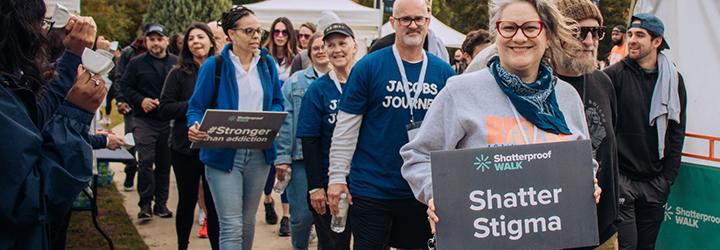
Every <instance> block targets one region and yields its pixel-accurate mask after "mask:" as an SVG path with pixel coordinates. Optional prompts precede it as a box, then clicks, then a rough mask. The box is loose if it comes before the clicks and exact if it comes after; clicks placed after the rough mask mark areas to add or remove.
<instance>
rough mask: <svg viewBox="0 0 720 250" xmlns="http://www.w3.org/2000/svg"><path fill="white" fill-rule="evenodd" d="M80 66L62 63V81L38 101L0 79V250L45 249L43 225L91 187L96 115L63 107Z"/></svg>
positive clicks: (73, 60) (68, 58) (71, 59)
mask: <svg viewBox="0 0 720 250" xmlns="http://www.w3.org/2000/svg"><path fill="white" fill-rule="evenodd" d="M79 63H80V57H78V56H75V55H71V54H69V53H66V55H64V56H63V57H61V58H60V59H59V60H58V63H57V64H56V69H57V71H58V74H59V75H60V77H59V78H58V80H55V81H53V82H51V83H49V84H46V85H45V86H43V88H44V91H42V92H41V95H40V96H38V97H36V96H35V93H34V92H33V91H31V90H29V89H27V88H26V87H24V86H23V84H20V81H19V80H17V79H14V78H13V77H12V76H0V138H2V141H3V143H0V159H2V161H3V162H2V164H0V200H2V202H0V224H1V225H3V227H2V228H0V235H2V237H0V249H47V248H49V247H48V242H47V232H46V231H45V229H46V224H47V223H48V222H49V221H51V220H52V219H53V218H56V216H65V215H66V213H67V212H68V211H69V209H70V206H71V205H72V202H73V201H74V200H75V198H76V197H77V195H78V193H80V190H82V188H83V187H85V186H86V185H87V183H88V182H89V181H90V178H91V176H92V151H91V149H90V145H89V144H88V142H87V140H88V138H87V137H88V131H89V125H90V121H91V120H92V117H93V115H94V114H93V113H90V112H86V111H84V110H81V109H78V108H76V107H75V106H74V105H72V104H70V103H68V102H65V101H63V99H64V96H65V94H66V93H67V90H69V89H70V87H71V86H72V85H73V83H74V81H75V74H76V72H77V66H78V64H79ZM36 98H37V99H36Z"/></svg>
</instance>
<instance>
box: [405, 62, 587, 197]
mask: <svg viewBox="0 0 720 250" xmlns="http://www.w3.org/2000/svg"><path fill="white" fill-rule="evenodd" d="M555 91H556V92H555V94H556V97H557V100H558V105H559V106H560V110H561V111H562V112H563V115H564V116H565V122H566V123H567V126H568V128H569V129H570V131H571V133H572V134H570V135H556V134H552V133H547V132H544V131H543V130H541V129H539V128H537V127H535V126H534V125H532V124H531V123H530V122H528V121H526V120H525V119H524V118H523V117H522V115H520V114H519V113H517V117H518V119H519V120H520V123H521V124H522V125H523V126H522V127H523V129H522V130H521V129H520V127H518V126H517V122H516V118H515V117H516V116H515V115H514V111H515V108H514V106H512V104H511V103H510V100H509V99H508V98H507V96H506V95H505V93H503V92H502V90H500V87H498V85H497V83H496V82H495V78H493V76H492V75H491V74H490V71H488V69H483V70H481V71H477V72H472V73H468V74H463V75H458V76H454V77H451V78H450V79H448V81H447V85H446V87H445V88H444V89H443V90H442V91H440V93H439V94H438V96H437V97H436V98H435V100H434V101H433V103H432V106H430V109H429V110H428V113H427V115H426V116H425V120H423V123H422V127H421V128H420V131H419V132H418V134H417V136H416V137H415V139H413V140H412V141H410V142H408V144H405V146H403V147H402V148H401V149H400V155H401V156H402V158H403V161H404V164H403V167H402V170H401V172H402V175H403V177H404V178H405V180H407V182H408V184H410V187H411V188H412V190H413V193H414V195H415V197H416V198H417V199H418V200H420V201H421V202H424V203H426V204H427V202H428V200H430V199H431V198H432V197H433V190H432V174H431V166H430V152H432V151H438V150H452V149H463V148H484V147H497V146H506V145H519V144H526V138H527V141H528V142H529V143H530V144H533V143H546V142H557V141H569V140H584V139H588V138H589V136H588V134H589V133H588V129H587V123H586V121H585V111H584V109H583V104H582V101H581V100H580V97H579V96H578V94H577V91H575V89H574V88H573V87H572V86H571V85H570V84H568V83H567V82H564V81H562V80H559V79H558V81H557V85H556V86H555ZM515 112H516V111H515ZM523 130H524V133H523ZM523 135H524V136H523ZM591 167H592V166H588V168H591Z"/></svg>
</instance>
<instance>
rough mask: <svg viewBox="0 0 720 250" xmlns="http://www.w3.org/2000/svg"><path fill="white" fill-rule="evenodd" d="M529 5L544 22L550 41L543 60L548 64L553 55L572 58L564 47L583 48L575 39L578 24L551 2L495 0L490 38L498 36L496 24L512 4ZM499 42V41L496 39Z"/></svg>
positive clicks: (542, 0) (491, 11)
mask: <svg viewBox="0 0 720 250" xmlns="http://www.w3.org/2000/svg"><path fill="white" fill-rule="evenodd" d="M521 2H525V3H529V4H530V5H532V6H533V7H534V8H535V11H537V13H538V16H540V20H541V21H542V22H543V30H544V31H545V34H546V36H547V39H548V44H549V46H548V48H547V49H545V55H544V56H543V59H544V60H546V62H550V59H551V58H552V57H553V55H560V54H565V55H567V56H572V54H570V52H569V51H568V50H566V49H565V48H563V45H570V46H568V47H576V46H578V47H579V46H582V44H581V43H580V41H578V40H577V38H575V34H577V32H578V31H577V30H578V28H577V22H576V21H575V20H572V19H570V18H566V17H565V16H563V15H562V14H561V13H560V11H559V10H558V9H557V8H556V7H555V4H553V3H552V2H551V1H549V0H494V1H492V3H490V20H489V21H490V23H489V26H488V27H491V29H490V37H492V39H495V37H496V36H497V30H496V29H495V23H496V22H497V21H498V20H500V17H501V15H502V11H503V10H504V9H505V8H506V7H507V6H508V5H510V4H513V3H521ZM495 41H496V42H497V39H495Z"/></svg>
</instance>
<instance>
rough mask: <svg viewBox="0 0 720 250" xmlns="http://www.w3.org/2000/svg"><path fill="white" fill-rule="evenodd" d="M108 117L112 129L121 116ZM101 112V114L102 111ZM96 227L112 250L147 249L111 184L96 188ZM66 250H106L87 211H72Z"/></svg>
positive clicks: (103, 241) (120, 119)
mask: <svg viewBox="0 0 720 250" xmlns="http://www.w3.org/2000/svg"><path fill="white" fill-rule="evenodd" d="M114 105H115V102H114V101H113V112H112V113H111V114H110V120H111V122H112V123H111V125H110V127H111V128H112V127H114V126H116V125H118V124H120V123H122V121H123V116H122V115H120V114H118V113H117V111H116V110H117V109H115V108H114ZM103 112H104V111H103ZM97 202H98V204H97V205H98V224H99V225H100V227H101V228H102V229H103V230H104V231H105V232H106V233H107V234H108V235H109V236H110V239H112V241H113V244H114V246H115V249H118V250H120V249H132V250H136V249H139V250H142V249H148V246H147V245H145V242H144V241H143V240H142V238H141V237H140V234H138V232H137V230H136V229H135V227H134V226H133V224H132V221H131V220H130V218H129V217H128V215H127V213H126V212H125V207H123V197H122V195H121V194H120V193H119V192H118V190H117V189H116V188H115V186H114V185H107V186H104V187H99V188H98V200H97ZM66 248H67V249H107V248H108V246H107V242H105V239H104V238H103V237H102V235H100V232H98V231H97V230H96V229H95V227H94V226H93V223H92V217H91V213H90V211H73V213H72V218H71V220H70V225H69V227H68V231H67V243H66Z"/></svg>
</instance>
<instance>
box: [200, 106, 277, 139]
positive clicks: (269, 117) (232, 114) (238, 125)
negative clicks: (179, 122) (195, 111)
mask: <svg viewBox="0 0 720 250" xmlns="http://www.w3.org/2000/svg"><path fill="white" fill-rule="evenodd" d="M285 116H287V112H241V111H234V110H219V109H208V110H207V111H205V116H204V117H203V122H202V124H201V125H200V130H201V131H206V132H207V133H208V135H209V137H208V138H207V139H206V140H204V141H202V142H198V143H193V144H192V145H191V148H255V149H267V148H270V147H271V146H272V142H273V140H275V136H277V134H278V132H279V131H280V127H281V126H282V123H283V120H284V119H285Z"/></svg>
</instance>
